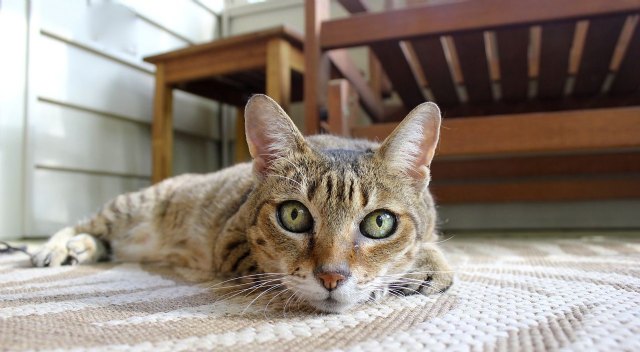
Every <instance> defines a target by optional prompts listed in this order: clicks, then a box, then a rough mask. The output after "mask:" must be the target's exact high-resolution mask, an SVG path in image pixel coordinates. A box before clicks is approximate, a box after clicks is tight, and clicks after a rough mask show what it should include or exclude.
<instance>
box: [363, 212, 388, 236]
mask: <svg viewBox="0 0 640 352" xmlns="http://www.w3.org/2000/svg"><path fill="white" fill-rule="evenodd" d="M396 223H397V222H396V216H395V215H394V214H393V213H391V212H390V211H388V210H384V209H378V210H375V211H372V212H371V213H369V215H367V216H365V217H364V220H362V222H361V223H360V232H361V233H362V234H363V235H364V236H365V237H369V238H373V239H381V238H387V237H389V236H391V235H392V234H393V233H394V232H395V231H396Z"/></svg>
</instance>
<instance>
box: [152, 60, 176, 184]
mask: <svg viewBox="0 0 640 352" xmlns="http://www.w3.org/2000/svg"><path fill="white" fill-rule="evenodd" d="M151 153H152V166H151V168H152V172H151V182H152V183H158V182H160V181H162V180H164V179H165V178H168V177H170V176H171V174H172V161H173V95H172V87H171V86H170V85H168V84H167V83H166V81H165V76H164V65H158V66H157V68H156V87H155V95H154V98H153V123H152V124H151Z"/></svg>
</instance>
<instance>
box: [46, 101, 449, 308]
mask: <svg viewBox="0 0 640 352" xmlns="http://www.w3.org/2000/svg"><path fill="white" fill-rule="evenodd" d="M252 101H253V103H251V102H250V103H249V105H248V107H247V112H246V116H247V121H248V122H247V126H248V127H247V137H248V141H249V145H250V149H251V151H252V155H253V156H254V162H253V163H245V164H239V165H236V166H233V167H230V168H227V169H224V170H221V171H219V172H215V173H211V174H207V175H191V174H189V175H182V176H178V177H174V178H171V179H168V180H165V181H163V182H161V183H159V184H157V185H154V186H152V187H149V188H146V189H143V190H141V191H139V192H133V193H128V194H124V195H120V196H118V197H116V198H115V199H114V200H112V201H110V202H109V203H107V204H106V205H105V206H104V207H103V209H102V210H101V211H100V212H98V214H96V215H95V216H93V217H91V218H89V219H88V220H86V221H83V222H81V223H79V224H78V225H76V226H74V227H68V228H65V229H63V230H61V231H59V232H58V233H56V234H55V235H54V236H53V237H52V238H51V240H50V241H49V242H48V243H47V244H46V245H45V246H44V247H43V249H42V250H41V251H40V252H38V253H37V254H36V255H35V256H34V257H33V263H34V265H36V266H56V265H62V264H65V263H68V264H75V263H92V262H96V261H99V260H106V259H114V260H119V261H138V262H164V263H168V264H172V265H179V266H188V267H191V268H195V269H200V270H210V271H214V272H217V273H220V274H223V275H229V276H247V275H253V274H256V273H268V275H272V274H273V275H275V276H272V277H277V278H278V279H280V280H281V281H282V282H283V284H284V285H285V286H286V287H288V288H291V289H293V290H295V291H296V292H297V293H298V294H299V295H300V296H302V298H304V299H305V300H306V301H307V302H308V303H310V304H311V305H312V306H314V307H316V308H319V309H322V310H325V311H340V310H343V309H344V308H346V307H349V306H351V305H353V304H354V303H357V302H361V301H364V300H366V299H368V298H369V297H370V296H371V295H379V294H384V293H386V292H387V291H388V290H389V289H392V290H394V289H395V290H397V291H402V292H405V293H429V292H438V291H441V290H444V289H446V288H448V287H449V286H450V284H451V279H452V275H451V272H450V270H449V268H448V266H447V264H446V262H445V261H444V258H443V257H442V254H441V253H440V251H439V250H438V249H437V247H436V245H435V243H434V241H435V239H436V238H437V236H436V235H435V233H434V226H435V221H436V216H435V208H434V204H433V200H432V198H431V195H430V193H429V191H428V189H427V187H426V184H428V178H429V174H428V169H426V165H428V163H429V162H430V161H431V158H432V156H433V149H434V148H435V143H437V130H436V131H435V132H433V131H431V132H432V135H431V136H430V137H429V138H430V140H427V142H428V143H429V145H428V146H427V148H422V149H424V152H425V153H426V154H425V155H424V156H423V157H422V159H421V156H422V154H420V153H421V152H422V151H421V150H420V149H416V148H420V147H422V145H423V144H421V141H419V140H417V139H416V138H418V137H416V136H412V135H411V131H410V130H409V129H408V130H407V131H406V132H405V135H399V133H396V134H398V135H399V137H398V138H396V139H406V138H408V139H410V141H409V142H410V143H414V144H415V143H418V146H417V147H416V146H413V147H411V146H409V147H406V148H403V146H402V145H399V144H394V143H392V142H393V140H391V142H385V143H384V144H383V145H382V146H380V145H379V144H377V143H373V142H368V141H363V140H351V139H344V138H338V137H333V136H314V137H309V138H307V139H306V140H305V139H303V138H302V136H301V135H299V132H297V130H296V129H295V127H293V124H292V123H291V122H290V120H289V119H288V118H287V117H286V115H284V113H283V112H282V111H281V110H280V109H279V107H277V105H275V106H274V104H275V103H273V102H272V101H270V99H268V98H267V97H264V96H257V97H254V98H253V99H252ZM428 108H429V109H432V107H428ZM423 110H424V109H423ZM425 111H426V110H425ZM436 111H437V108H436ZM427 112H429V113H432V112H433V111H432V110H429V111H427ZM410 116H411V115H410ZM437 118H438V120H437V126H436V129H437V128H438V127H439V113H438V116H437ZM413 119H414V120H416V119H418V118H417V117H414V118H413ZM425 119H426V118H425ZM425 121H426V120H425ZM425 121H421V123H422V124H423V125H424V124H425ZM429 121H431V120H429ZM427 122H428V121H427ZM250 123H252V124H253V125H254V126H255V127H250V126H249V124H250ZM408 127H409V128H410V129H412V130H415V129H416V128H417V127H416V126H408ZM427 127H429V126H427ZM401 132H402V131H401ZM420 132H421V133H423V134H424V133H426V132H428V129H427V128H425V129H424V130H423V131H420ZM433 133H435V137H434V136H433ZM412 138H413V139H412ZM392 139H393V138H392ZM396 148H397V149H398V150H392V149H396ZM385 153H386V154H385ZM396 153H404V155H396ZM412 153H413V154H416V155H417V156H416V155H412ZM412 160H413V162H417V163H416V164H410V163H411V162H412ZM392 162H394V163H395V164H393V165H387V164H388V163H392ZM388 166H391V167H388ZM422 166H424V168H421V167H422ZM403 168H406V170H402V169H403ZM423 181H424V182H423ZM394 285H395V286H394Z"/></svg>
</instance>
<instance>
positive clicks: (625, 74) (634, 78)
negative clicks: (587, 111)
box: [609, 23, 640, 96]
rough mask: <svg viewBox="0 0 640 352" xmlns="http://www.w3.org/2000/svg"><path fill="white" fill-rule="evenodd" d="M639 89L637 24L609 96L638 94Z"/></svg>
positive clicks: (639, 54) (638, 34) (639, 63)
mask: <svg viewBox="0 0 640 352" xmlns="http://www.w3.org/2000/svg"><path fill="white" fill-rule="evenodd" d="M638 89H640V23H637V24H636V28H635V30H634V31H633V36H632V37H631V40H630V41H629V45H628V46H627V51H626V53H625V56H624V59H623V60H622V63H621V64H620V68H619V69H618V72H617V73H616V77H615V79H614V81H613V84H612V85H611V90H610V91H609V94H610V95H613V96H618V95H625V94H629V93H633V92H636V91H638Z"/></svg>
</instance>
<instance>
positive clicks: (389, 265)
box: [247, 98, 439, 312]
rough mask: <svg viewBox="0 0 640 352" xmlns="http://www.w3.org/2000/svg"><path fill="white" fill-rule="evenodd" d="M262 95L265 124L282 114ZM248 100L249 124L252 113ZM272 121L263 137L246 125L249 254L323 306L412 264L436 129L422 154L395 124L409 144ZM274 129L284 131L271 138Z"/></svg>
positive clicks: (353, 297) (336, 306) (341, 303)
mask: <svg viewBox="0 0 640 352" xmlns="http://www.w3.org/2000/svg"><path fill="white" fill-rule="evenodd" d="M255 99H256V98H254V99H252V100H253V101H255ZM260 103H263V102H262V101H261V102H260ZM264 104H266V105H262V104H261V106H259V107H260V109H261V110H260V111H265V110H267V111H268V112H267V113H266V114H264V115H261V116H262V117H265V116H266V118H267V119H269V121H270V122H272V123H273V121H274V119H275V121H282V120H283V119H284V118H286V115H284V117H283V116H281V115H282V114H283V113H282V112H281V111H279V109H275V108H273V110H271V111H269V109H272V107H270V106H269V104H271V102H270V101H269V100H265V102H264ZM250 106H251V103H250V105H249V107H248V108H247V124H249V123H251V122H255V121H256V120H257V119H258V118H257V117H256V116H251V114H252V113H253V114H254V115H255V114H256V113H257V112H256V111H252V110H250V109H251V108H250ZM276 107H277V105H276ZM256 108H257V107H256ZM274 112H277V114H276V113H274ZM428 112H432V110H429V111H428ZM273 116H276V117H275V118H274V117H273ZM414 119H417V118H416V117H414ZM286 120H287V121H288V118H286ZM285 122H286V121H285ZM428 122H429V121H428ZM289 123H290V121H289ZM420 123H421V124H422V125H424V124H425V122H423V121H420ZM437 124H438V126H439V115H438V120H437ZM275 125H276V126H275V127H276V128H275V129H274V130H271V131H268V129H267V130H265V129H261V131H262V132H265V133H267V134H266V135H265V134H263V133H262V132H261V135H260V137H259V138H263V140H260V139H259V138H255V135H254V138H253V139H252V135H251V131H250V128H249V127H248V128H247V134H248V137H249V138H248V140H249V144H250V148H251V150H252V155H254V157H255V158H256V160H255V161H254V166H255V171H256V175H257V177H258V178H259V183H258V186H257V188H256V190H255V191H254V192H253V196H252V197H253V202H252V203H253V204H255V210H254V211H255V212H254V214H253V216H252V224H251V226H250V227H249V228H248V237H249V242H250V245H251V247H252V254H253V257H254V258H255V260H256V261H257V263H258V266H259V267H260V268H261V270H262V271H264V272H268V273H279V274H282V279H281V281H282V283H283V284H284V285H285V286H286V287H287V288H288V289H290V290H291V291H292V292H295V293H296V295H297V296H299V297H302V298H303V299H304V300H305V301H307V302H308V303H309V304H310V305H311V306H313V307H315V308H317V309H320V310H322V311H329V312H338V311H342V310H344V309H346V308H348V307H350V306H352V305H354V304H355V303H358V302H363V301H366V300H367V299H369V298H370V297H371V295H372V293H374V292H375V291H378V290H382V289H383V288H384V287H386V286H387V285H388V284H389V283H390V281H392V280H393V278H394V275H399V274H402V273H405V272H407V271H408V270H410V268H411V266H412V264H413V261H414V258H415V257H416V254H417V252H418V250H419V249H420V245H419V244H420V241H421V240H422V239H423V237H425V236H430V235H431V232H432V231H433V226H434V222H435V212H434V209H433V206H432V204H431V198H430V197H429V196H428V193H426V192H428V191H427V189H426V185H427V183H428V178H429V176H428V170H424V169H421V167H422V166H426V165H428V162H430V161H431V157H432V155H433V152H432V150H430V149H431V148H435V142H437V132H436V134H435V141H430V142H429V146H428V147H427V148H424V150H425V151H427V152H428V153H430V155H427V156H426V157H424V158H422V157H421V155H420V153H421V151H422V150H423V149H420V150H417V149H416V145H417V146H420V145H422V141H421V140H415V139H411V138H412V137H414V138H415V136H411V135H406V134H405V135H400V136H399V137H398V134H397V133H394V134H395V135H396V137H398V138H403V139H409V140H408V141H407V142H410V143H413V148H402V147H401V145H399V144H397V143H395V144H394V142H393V141H391V142H388V141H386V142H385V143H384V144H383V145H382V147H380V148H378V146H377V145H376V144H373V143H367V142H362V141H359V142H355V141H354V142H351V141H345V140H340V139H336V138H331V137H313V138H310V139H309V140H308V141H305V140H304V139H302V137H301V136H299V134H296V132H297V130H295V127H293V129H292V128H291V126H289V125H286V124H285V125H280V124H279V123H277V122H276V123H275ZM247 126H249V125H247ZM438 126H435V127H438ZM405 127H406V126H405ZM409 127H412V128H414V129H415V128H416V126H409ZM428 127H431V126H428ZM278 131H280V132H282V131H284V134H280V135H278V136H277V138H273V137H274V135H273V134H275V133H277V132H278ZM422 135H423V133H421V134H420V136H422ZM392 137H393V135H392ZM392 137H390V138H392ZM256 141H257V143H256ZM265 141H266V142H265ZM269 141H270V142H269ZM260 143H262V144H260ZM259 144H260V145H259ZM431 144H433V146H432V147H431ZM274 145H275V147H274ZM263 146H266V148H263ZM283 148H286V149H283ZM391 148H393V150H392V149H391ZM398 152H400V153H404V155H397V153H398ZM407 153H408V154H412V153H413V154H414V155H409V156H408V155H407ZM427 159H428V162H427V163H426V164H425V163H424V160H427ZM405 168H410V170H408V169H405Z"/></svg>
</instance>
